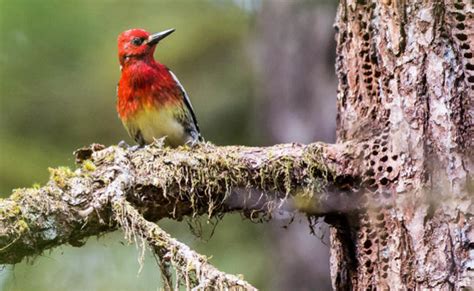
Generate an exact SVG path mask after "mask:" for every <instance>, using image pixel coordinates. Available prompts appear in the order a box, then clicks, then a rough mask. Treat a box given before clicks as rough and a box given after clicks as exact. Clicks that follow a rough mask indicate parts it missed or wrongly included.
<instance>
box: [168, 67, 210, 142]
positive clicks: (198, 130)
mask: <svg viewBox="0 0 474 291" xmlns="http://www.w3.org/2000/svg"><path fill="white" fill-rule="evenodd" d="M168 72H169V73H170V75H171V76H172V77H173V79H174V80H175V82H176V84H177V85H178V87H179V89H180V90H181V94H182V95H183V100H184V104H185V105H186V108H187V109H188V111H189V112H190V114H191V118H192V119H193V123H194V126H195V127H196V131H197V134H198V139H199V140H201V139H202V137H201V130H200V129H199V124H198V122H197V118H196V114H195V113H194V110H193V106H192V105H191V100H189V97H188V94H187V93H186V90H184V87H183V85H181V83H180V82H179V80H178V77H176V75H175V74H174V73H173V72H172V71H171V70H170V69H168Z"/></svg>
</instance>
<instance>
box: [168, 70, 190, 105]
mask: <svg viewBox="0 0 474 291" xmlns="http://www.w3.org/2000/svg"><path fill="white" fill-rule="evenodd" d="M168 72H170V74H171V77H173V80H174V81H175V82H176V84H178V86H179V89H181V91H183V93H184V98H186V101H187V102H188V104H189V107H191V110H193V111H194V108H193V105H192V104H191V100H189V97H188V93H186V90H184V87H183V85H181V82H179V80H178V77H176V75H175V74H174V73H173V72H171V70H168Z"/></svg>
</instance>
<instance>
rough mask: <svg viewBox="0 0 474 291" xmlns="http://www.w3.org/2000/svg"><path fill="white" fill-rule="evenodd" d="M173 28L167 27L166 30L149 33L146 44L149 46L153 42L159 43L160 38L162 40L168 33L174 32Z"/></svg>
mask: <svg viewBox="0 0 474 291" xmlns="http://www.w3.org/2000/svg"><path fill="white" fill-rule="evenodd" d="M174 30H175V29H174V28H171V29H168V30H165V31H162V32H158V33H155V34H152V35H150V36H149V37H148V40H147V44H148V45H149V46H152V45H155V44H157V43H159V42H160V40H162V39H163V38H165V37H167V36H168V35H170V34H172V33H173V32H174Z"/></svg>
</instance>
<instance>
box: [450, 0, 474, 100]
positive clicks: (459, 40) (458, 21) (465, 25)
mask: <svg viewBox="0 0 474 291" xmlns="http://www.w3.org/2000/svg"><path fill="white" fill-rule="evenodd" d="M467 1H472V0H467ZM467 1H466V2H467ZM471 6H472V4H471ZM471 9H472V7H471ZM452 13H454V15H453V18H454V27H453V36H454V37H453V39H454V42H455V43H456V45H457V47H458V50H459V54H460V56H461V58H462V59H463V66H464V75H465V79H466V81H467V86H468V87H469V88H470V90H471V91H472V90H474V58H473V51H474V48H473V47H472V45H473V44H472V43H471V42H472V39H469V36H468V34H469V33H471V34H472V29H474V25H473V23H474V14H473V13H472V10H471V11H469V4H468V3H463V1H462V0H457V1H455V2H454V9H453V11H452Z"/></svg>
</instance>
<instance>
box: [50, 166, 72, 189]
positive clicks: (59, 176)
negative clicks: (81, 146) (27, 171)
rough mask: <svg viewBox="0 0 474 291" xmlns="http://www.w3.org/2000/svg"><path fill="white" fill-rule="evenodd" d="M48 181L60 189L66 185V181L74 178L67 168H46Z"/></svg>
mask: <svg viewBox="0 0 474 291" xmlns="http://www.w3.org/2000/svg"><path fill="white" fill-rule="evenodd" d="M48 171H49V174H50V180H52V181H54V182H55V183H56V185H58V187H60V188H64V187H65V186H66V185H67V180H68V179H69V178H71V177H74V173H73V172H72V171H71V169H69V168H68V167H58V168H48Z"/></svg>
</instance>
